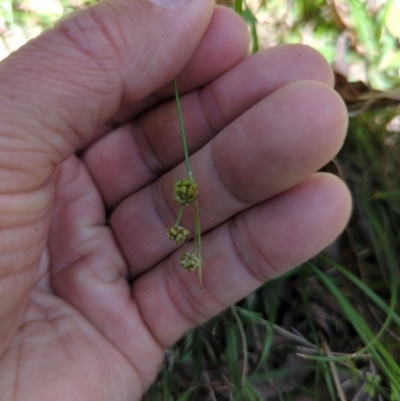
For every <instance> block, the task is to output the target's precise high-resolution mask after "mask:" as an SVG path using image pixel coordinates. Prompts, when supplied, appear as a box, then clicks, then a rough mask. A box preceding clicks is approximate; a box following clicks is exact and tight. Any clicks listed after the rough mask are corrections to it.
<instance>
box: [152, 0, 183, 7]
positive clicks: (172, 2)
mask: <svg viewBox="0 0 400 401" xmlns="http://www.w3.org/2000/svg"><path fill="white" fill-rule="evenodd" d="M150 1H151V2H152V3H154V4H157V5H158V6H161V7H164V8H170V9H172V8H177V7H180V6H183V5H184V4H186V3H187V2H188V0H150Z"/></svg>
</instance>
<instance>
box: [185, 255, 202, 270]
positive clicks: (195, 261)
mask: <svg viewBox="0 0 400 401" xmlns="http://www.w3.org/2000/svg"><path fill="white" fill-rule="evenodd" d="M180 262H181V266H182V267H183V268H184V269H185V270H187V271H188V272H192V271H194V270H196V269H198V268H199V267H200V259H199V254H198V253H197V252H193V253H188V252H182V253H181V258H180Z"/></svg>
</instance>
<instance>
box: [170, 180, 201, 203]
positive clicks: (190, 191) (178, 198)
mask: <svg viewBox="0 0 400 401" xmlns="http://www.w3.org/2000/svg"><path fill="white" fill-rule="evenodd" d="M198 196H199V191H198V189H197V183H196V182H195V181H193V180H190V179H189V178H185V179H183V180H178V181H176V183H175V186H174V200H175V202H178V203H180V204H181V205H189V204H190V203H193V202H194V201H195V200H196V199H197V197H198Z"/></svg>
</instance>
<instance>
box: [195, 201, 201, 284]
mask: <svg viewBox="0 0 400 401" xmlns="http://www.w3.org/2000/svg"><path fill="white" fill-rule="evenodd" d="M194 213H195V221H194V236H195V237H194V241H195V244H196V243H197V246H196V247H197V252H198V253H199V284H200V289H203V269H202V263H201V228H200V213H199V204H198V202H197V200H196V203H195V206H194Z"/></svg>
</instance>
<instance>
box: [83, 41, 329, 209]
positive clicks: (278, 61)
mask: <svg viewBox="0 0 400 401" xmlns="http://www.w3.org/2000/svg"><path fill="white" fill-rule="evenodd" d="M254 77H257V79H254ZM192 78H193V79H194V77H192ZM305 79H312V80H315V81H320V82H323V83H325V84H328V85H330V86H331V85H332V82H333V80H332V71H331V69H330V67H329V65H328V64H327V63H326V61H325V60H324V59H323V58H322V56H321V55H320V54H319V53H317V52H316V51H315V50H312V49H311V48H309V47H306V46H300V45H286V46H280V47H276V48H272V49H269V50H267V51H265V52H261V53H259V54H257V55H255V56H252V57H249V58H247V59H245V60H244V61H242V62H241V63H240V64H239V65H237V66H236V67H235V68H233V69H232V70H230V71H229V72H227V73H225V74H224V75H223V76H221V77H219V78H218V79H216V80H214V81H213V82H212V83H210V84H209V85H207V86H206V87H205V88H204V89H202V90H200V91H197V92H193V93H191V94H188V95H186V96H183V97H182V99H181V103H182V111H183V115H184V120H185V125H186V131H187V136H188V146H189V151H190V153H193V152H195V151H196V150H198V149H200V148H201V147H202V146H204V145H205V144H206V143H207V142H208V141H209V140H210V139H211V138H212V137H213V136H214V135H215V133H216V132H219V131H220V130H222V129H223V128H224V127H226V126H227V125H229V124H230V123H231V122H232V121H234V120H235V119H236V118H238V117H239V116H240V115H241V114H242V113H244V112H245V111H246V110H248V109H249V108H251V107H252V106H253V105H255V104H256V103H257V102H259V101H261V100H262V99H263V98H264V97H266V96H268V95H269V94H271V93H272V92H274V91H276V90H277V89H279V88H281V87H283V86H285V85H287V84H289V83H291V82H296V81H298V80H305ZM253 81H256V84H253ZM182 157H183V152H182V145H181V139H180V131H179V121H178V116H177V112H176V105H175V102H174V101H171V102H169V103H166V104H164V105H162V106H159V107H157V108H156V109H154V110H151V111H149V112H148V113H146V114H145V115H143V116H142V117H141V118H139V119H138V121H134V122H133V123H130V124H127V125H124V126H122V127H120V128H119V129H117V130H116V131H115V132H113V133H111V134H109V135H107V136H106V137H105V138H103V139H102V140H100V141H99V142H97V143H96V144H95V145H93V146H92V147H91V148H90V149H89V150H88V151H87V152H86V154H85V155H84V160H85V162H86V164H87V166H88V167H89V170H90V172H91V174H92V176H93V177H94V179H95V181H96V184H97V186H98V187H99V189H100V191H101V193H102V196H103V198H104V199H105V201H106V203H107V204H108V206H109V207H113V206H114V205H116V204H117V203H118V202H120V201H121V200H122V199H124V198H125V197H126V196H128V195H129V194H131V193H133V192H135V191H137V190H138V189H140V188H142V187H143V186H144V185H146V184H148V183H149V182H151V181H154V180H155V179H156V178H157V177H158V176H159V175H160V174H161V173H163V172H164V171H165V170H168V169H170V168H171V167H173V166H175V165H177V164H178V163H179V162H181V161H182Z"/></svg>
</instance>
